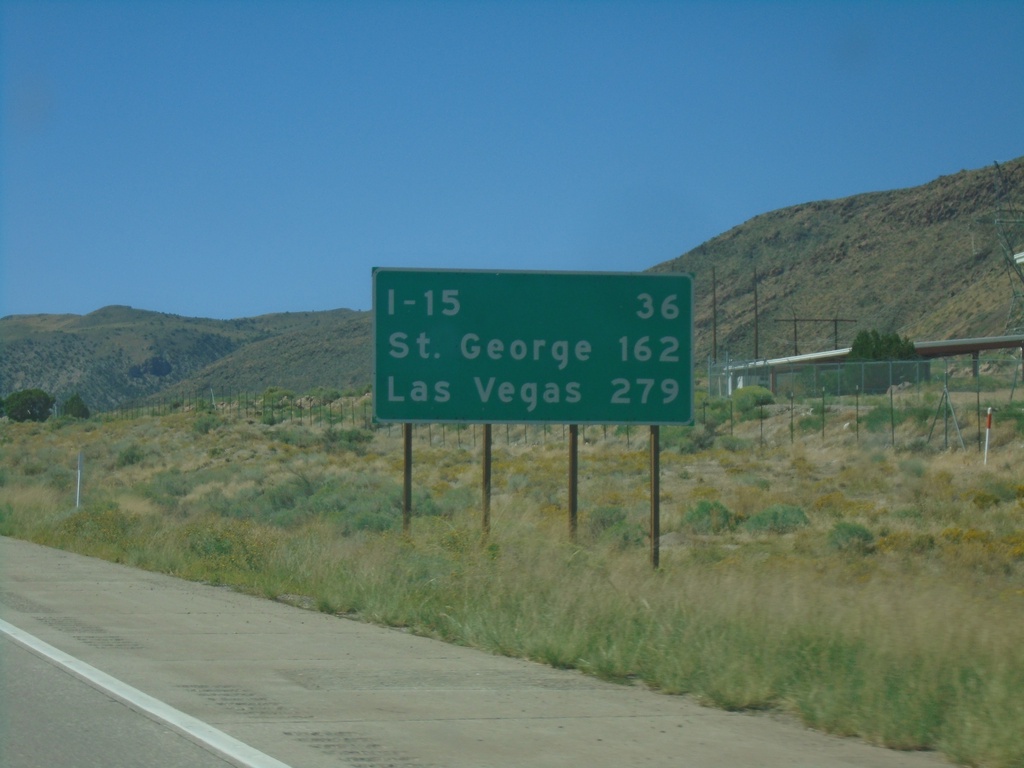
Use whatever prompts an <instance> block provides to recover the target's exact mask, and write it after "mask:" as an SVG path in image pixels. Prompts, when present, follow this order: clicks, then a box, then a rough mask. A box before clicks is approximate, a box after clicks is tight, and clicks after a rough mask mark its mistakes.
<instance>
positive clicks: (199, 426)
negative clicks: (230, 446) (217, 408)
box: [192, 413, 222, 435]
mask: <svg viewBox="0 0 1024 768" xmlns="http://www.w3.org/2000/svg"><path fill="white" fill-rule="evenodd" d="M221 424H222V422H221V420H220V419H219V418H218V417H217V416H216V414H213V413H201V414H200V415H199V416H197V417H196V420H195V421H194V422H193V423H192V431H194V432H195V433H196V434H197V435H205V434H207V433H209V432H210V430H212V429H216V428H217V427H219V426H220V425H221Z"/></svg>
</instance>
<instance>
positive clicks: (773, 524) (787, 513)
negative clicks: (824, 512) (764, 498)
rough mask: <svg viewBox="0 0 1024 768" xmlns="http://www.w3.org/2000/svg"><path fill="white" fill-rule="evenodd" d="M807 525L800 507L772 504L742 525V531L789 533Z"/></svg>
mask: <svg viewBox="0 0 1024 768" xmlns="http://www.w3.org/2000/svg"><path fill="white" fill-rule="evenodd" d="M809 523H810V520H808V519H807V514H806V513H805V512H804V511H803V510H802V509H801V508H800V507H796V506H793V505H791V504H773V505H772V506H770V507H768V508H767V509H763V510H761V511H760V512H758V513H757V514H756V515H753V516H752V517H750V518H749V519H748V520H747V521H746V522H745V523H743V530H745V531H747V532H748V533H790V532H792V531H795V530H796V529H797V528H803V527H804V526H806V525H808V524H809Z"/></svg>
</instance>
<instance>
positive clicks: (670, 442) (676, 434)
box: [662, 426, 715, 453]
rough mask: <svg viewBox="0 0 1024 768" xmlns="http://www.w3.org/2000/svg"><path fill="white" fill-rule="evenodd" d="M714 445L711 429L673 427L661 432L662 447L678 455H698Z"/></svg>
mask: <svg viewBox="0 0 1024 768" xmlns="http://www.w3.org/2000/svg"><path fill="white" fill-rule="evenodd" d="M714 443H715V432H714V428H713V427H708V426H694V427H674V428H666V429H665V430H663V431H662V447H663V448H667V449H669V450H673V451H677V452H678V453H700V452H701V451H706V450H708V449H709V448H710V447H711V446H712V445H714Z"/></svg>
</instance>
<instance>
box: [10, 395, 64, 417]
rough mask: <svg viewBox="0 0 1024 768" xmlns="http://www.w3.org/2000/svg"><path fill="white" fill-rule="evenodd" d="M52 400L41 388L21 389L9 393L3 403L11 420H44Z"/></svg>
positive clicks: (48, 412) (52, 402)
mask: <svg viewBox="0 0 1024 768" xmlns="http://www.w3.org/2000/svg"><path fill="white" fill-rule="evenodd" d="M54 402H56V401H55V399H54V398H53V396H52V395H48V394H46V393H45V392H43V390H41V389H23V390H22V391H21V392H14V393H13V394H11V395H9V396H8V397H7V400H6V401H5V403H4V405H5V408H6V410H7V415H8V416H9V417H10V419H11V420H12V421H46V420H47V418H49V416H50V409H51V408H53V404H54Z"/></svg>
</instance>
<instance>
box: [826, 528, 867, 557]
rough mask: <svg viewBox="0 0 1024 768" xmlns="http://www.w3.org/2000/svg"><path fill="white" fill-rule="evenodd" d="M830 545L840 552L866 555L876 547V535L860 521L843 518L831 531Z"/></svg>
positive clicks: (829, 536) (829, 535)
mask: <svg viewBox="0 0 1024 768" xmlns="http://www.w3.org/2000/svg"><path fill="white" fill-rule="evenodd" d="M828 545H829V547H831V548H832V549H834V550H836V551H838V552H847V553H850V554H858V555H866V554H868V553H869V552H871V551H872V550H873V549H874V548H875V537H874V536H873V535H872V534H871V531H869V530H868V529H867V528H866V527H864V526H863V525H861V524H860V523H852V522H849V521H847V520H842V521H840V522H838V523H836V524H835V525H834V526H832V530H831V531H829V534H828Z"/></svg>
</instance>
